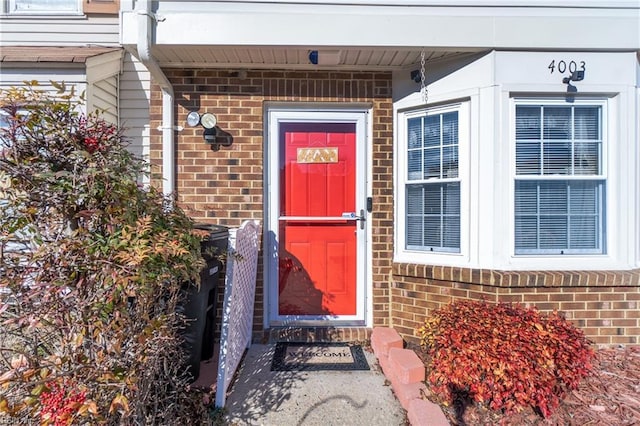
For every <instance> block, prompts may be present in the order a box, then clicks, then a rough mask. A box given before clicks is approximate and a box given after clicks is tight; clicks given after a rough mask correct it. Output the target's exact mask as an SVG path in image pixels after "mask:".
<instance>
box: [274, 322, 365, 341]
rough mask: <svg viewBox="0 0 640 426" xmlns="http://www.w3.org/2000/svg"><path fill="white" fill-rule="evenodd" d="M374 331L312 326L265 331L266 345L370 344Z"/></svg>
mask: <svg viewBox="0 0 640 426" xmlns="http://www.w3.org/2000/svg"><path fill="white" fill-rule="evenodd" d="M372 330H373V329H371V328H367V327H342V326H312V327H296V326H293V327H291V326H287V327H271V328H269V329H267V330H265V331H264V337H263V339H262V341H263V342H265V343H278V342H354V343H355V342H357V343H362V342H368V341H369V339H370V338H371V331H372Z"/></svg>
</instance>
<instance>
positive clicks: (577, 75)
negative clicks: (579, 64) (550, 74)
mask: <svg viewBox="0 0 640 426" xmlns="http://www.w3.org/2000/svg"><path fill="white" fill-rule="evenodd" d="M582 80H584V71H582V70H580V71H574V72H572V73H571V75H570V76H569V77H565V78H563V79H562V82H563V83H564V84H569V83H570V82H572V81H582Z"/></svg>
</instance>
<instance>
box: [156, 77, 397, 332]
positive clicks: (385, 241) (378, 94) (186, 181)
mask: <svg viewBox="0 0 640 426" xmlns="http://www.w3.org/2000/svg"><path fill="white" fill-rule="evenodd" d="M165 73H166V75H167V77H168V78H169V80H170V81H171V82H172V84H173V88H174V92H175V99H176V123H177V124H179V125H181V126H185V129H184V130H182V131H181V132H178V133H177V136H176V148H177V152H176V162H177V165H176V167H177V168H176V171H177V184H176V191H177V194H178V203H179V205H180V206H181V207H182V208H184V209H185V210H186V211H187V213H188V214H189V215H190V216H191V217H192V218H193V219H194V220H195V221H196V222H206V223H213V224H224V225H228V226H238V225H240V224H241V223H242V221H243V220H245V219H259V220H260V221H261V222H262V221H263V215H262V214H263V213H262V212H263V201H264V200H263V190H264V188H263V167H264V165H265V164H264V156H263V152H262V149H263V129H264V125H265V123H264V122H263V116H264V113H265V102H269V101H276V102H314V103H321V102H332V103H336V102H339V103H345V104H348V103H359V104H362V103H367V104H371V105H372V107H373V108H372V109H373V116H372V128H373V135H372V150H373V152H372V158H373V183H372V186H373V193H372V195H373V202H374V212H373V215H372V221H373V227H374V229H377V230H379V231H376V232H375V233H374V235H373V236H372V238H373V240H372V241H373V245H374V250H375V251H376V255H375V259H374V261H373V281H374V291H373V299H374V305H375V318H374V322H375V325H386V324H387V323H388V318H389V316H388V312H389V305H388V303H389V289H388V284H389V280H388V276H389V271H390V268H391V261H390V259H391V252H392V202H393V200H392V196H393V188H392V182H393V179H392V166H393V159H392V151H393V149H392V147H393V145H392V138H393V130H392V122H393V118H392V101H391V74H390V73H364V72H326V71H317V72H307V71H273V70H249V71H247V72H246V73H244V72H243V73H238V72H235V71H223V70H203V69H181V70H177V69H176V70H165ZM192 110H197V111H199V112H200V113H204V112H211V113H214V114H215V115H216V116H217V118H218V125H219V126H220V127H221V128H222V129H223V130H225V131H227V132H229V133H231V134H232V135H233V138H234V142H233V145H232V146H231V147H229V148H226V147H223V148H221V149H220V151H218V152H214V151H212V150H211V149H210V147H209V146H208V145H206V144H205V143H204V141H203V138H202V128H200V127H198V128H189V127H186V115H187V113H188V112H189V111H192ZM161 114H162V99H161V93H160V91H159V88H158V87H157V86H155V85H154V86H153V87H152V96H151V162H152V165H153V169H152V172H153V173H152V178H153V182H155V183H156V184H157V183H158V182H159V179H160V178H161V176H162V170H161V164H162V160H161V153H162V151H161V149H162V140H161V133H160V131H158V130H157V128H158V126H160V124H161V118H162V116H161ZM261 272H262V265H259V267H258V275H259V276H258V288H257V291H256V304H255V308H256V315H255V323H254V331H258V330H262V323H263V315H264V312H263V308H264V306H263V280H262V274H261Z"/></svg>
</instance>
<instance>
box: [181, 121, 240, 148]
mask: <svg viewBox="0 0 640 426" xmlns="http://www.w3.org/2000/svg"><path fill="white" fill-rule="evenodd" d="M217 124H218V118H217V117H216V116H215V115H213V114H211V113H210V112H205V113H204V114H202V115H200V113H198V111H191V112H190V113H189V114H188V115H187V125H188V126H189V127H196V126H197V125H201V126H202V127H203V128H204V132H203V133H202V136H203V137H204V142H205V143H206V144H209V145H211V149H213V150H214V151H218V150H220V146H231V144H232V143H233V136H231V134H229V133H227V132H225V131H224V130H222V129H221V128H220V127H218V126H217Z"/></svg>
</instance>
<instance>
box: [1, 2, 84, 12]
mask: <svg viewBox="0 0 640 426" xmlns="http://www.w3.org/2000/svg"><path fill="white" fill-rule="evenodd" d="M21 1H22V0H8V1H7V4H6V7H7V10H6V13H7V14H8V15H82V14H83V11H82V0H67V1H68V2H69V3H70V4H75V9H67V10H64V9H63V10H61V9H56V8H48V9H47V8H41V9H32V10H28V9H18V7H19V4H20V3H21ZM50 1H52V3H53V4H55V3H58V4H59V3H60V1H61V0H50Z"/></svg>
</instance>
